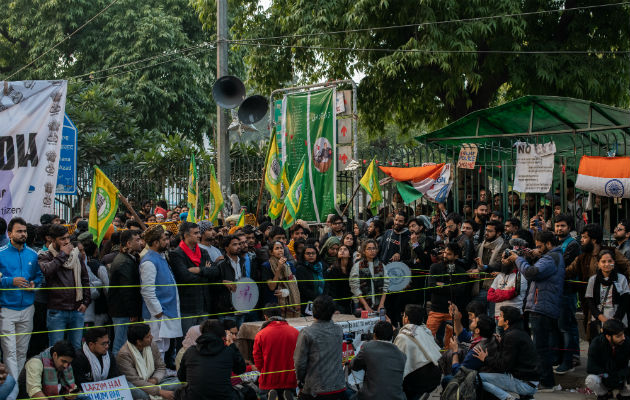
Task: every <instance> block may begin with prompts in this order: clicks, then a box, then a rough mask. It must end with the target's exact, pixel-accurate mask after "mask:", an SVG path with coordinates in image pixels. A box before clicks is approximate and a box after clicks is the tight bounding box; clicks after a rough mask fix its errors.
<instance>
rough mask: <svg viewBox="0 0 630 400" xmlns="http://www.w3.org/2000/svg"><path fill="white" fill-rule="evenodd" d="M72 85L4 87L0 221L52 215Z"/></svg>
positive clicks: (0, 115) (16, 84)
mask: <svg viewBox="0 0 630 400" xmlns="http://www.w3.org/2000/svg"><path fill="white" fill-rule="evenodd" d="M67 91H68V82H67V81H62V80H58V81H19V82H8V85H7V86H6V89H5V87H2V86H0V217H1V218H3V219H5V220H6V221H7V222H8V221H9V220H11V218H13V217H22V218H24V219H25V220H26V222H30V223H33V224H39V218H40V217H41V215H42V214H53V203H54V201H55V189H56V185H57V170H58V168H57V167H58V165H59V151H60V150H61V129H62V126H63V116H64V112H65V108H66V93H67Z"/></svg>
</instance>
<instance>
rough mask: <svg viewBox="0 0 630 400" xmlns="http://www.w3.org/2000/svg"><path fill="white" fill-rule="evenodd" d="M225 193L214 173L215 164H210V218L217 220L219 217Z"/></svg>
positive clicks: (213, 220) (212, 220)
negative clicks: (222, 192) (222, 191)
mask: <svg viewBox="0 0 630 400" xmlns="http://www.w3.org/2000/svg"><path fill="white" fill-rule="evenodd" d="M223 205H224V203H223V194H221V188H220V187H219V182H217V176H216V174H215V173H214V165H212V164H210V198H209V201H208V220H210V221H211V222H215V221H216V220H217V218H218V217H219V212H221V209H222V208H223Z"/></svg>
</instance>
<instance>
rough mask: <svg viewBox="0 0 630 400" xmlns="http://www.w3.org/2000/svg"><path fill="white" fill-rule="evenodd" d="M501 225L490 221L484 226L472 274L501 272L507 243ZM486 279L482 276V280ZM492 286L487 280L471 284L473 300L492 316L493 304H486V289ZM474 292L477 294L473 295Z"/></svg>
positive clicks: (489, 280) (490, 281)
mask: <svg viewBox="0 0 630 400" xmlns="http://www.w3.org/2000/svg"><path fill="white" fill-rule="evenodd" d="M502 234H503V225H502V224H501V223H500V222H497V221H490V222H488V224H487V225H486V231H485V234H484V236H485V239H484V241H483V242H482V243H481V244H480V245H479V250H478V252H477V258H475V263H476V264H477V268H475V269H474V270H473V271H472V272H474V273H479V272H486V273H491V272H498V271H500V270H501V258H502V257H503V251H504V250H505V249H506V248H507V247H508V246H507V243H505V241H504V240H503V237H502ZM485 277H487V276H485V275H484V278H485ZM490 286H492V280H491V279H487V280H485V281H482V282H475V283H474V284H473V295H474V297H473V300H474V301H478V302H479V303H481V304H483V305H485V306H486V310H487V311H488V312H489V315H492V316H493V315H494V309H493V308H494V307H493V306H494V304H493V303H488V289H490ZM475 292H477V293H476V294H475Z"/></svg>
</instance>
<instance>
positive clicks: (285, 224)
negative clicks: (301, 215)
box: [282, 212, 295, 229]
mask: <svg viewBox="0 0 630 400" xmlns="http://www.w3.org/2000/svg"><path fill="white" fill-rule="evenodd" d="M294 223H295V220H294V219H293V217H292V216H291V214H289V213H288V212H286V213H284V219H283V220H282V229H289V228H290V227H291V226H293V224H294Z"/></svg>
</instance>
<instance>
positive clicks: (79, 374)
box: [72, 328, 120, 385]
mask: <svg viewBox="0 0 630 400" xmlns="http://www.w3.org/2000/svg"><path fill="white" fill-rule="evenodd" d="M83 336H84V338H85V343H83V347H82V348H81V350H78V351H77V354H76V357H75V358H74V359H73V360H72V368H73V369H74V377H75V380H76V383H77V385H81V384H82V383H85V382H99V381H104V380H107V379H111V378H115V377H117V376H120V372H119V371H118V367H117V366H116V359H115V358H114V356H113V355H112V354H111V353H110V350H109V349H110V344H111V342H110V340H109V335H108V333H107V328H90V329H87V330H86V331H85V335H83Z"/></svg>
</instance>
